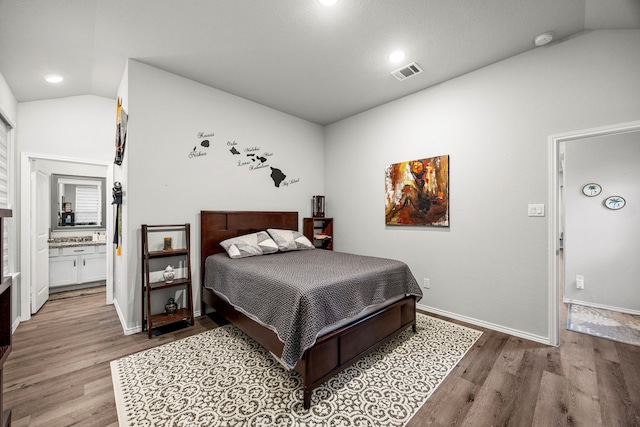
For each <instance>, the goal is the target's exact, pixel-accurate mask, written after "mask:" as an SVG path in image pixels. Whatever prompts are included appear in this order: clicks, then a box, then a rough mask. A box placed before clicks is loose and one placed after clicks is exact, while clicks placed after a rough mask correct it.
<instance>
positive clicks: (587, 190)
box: [582, 182, 602, 197]
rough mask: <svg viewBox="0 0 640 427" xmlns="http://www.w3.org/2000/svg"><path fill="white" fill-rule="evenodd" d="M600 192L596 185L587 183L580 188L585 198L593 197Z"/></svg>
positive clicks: (600, 189)
mask: <svg viewBox="0 0 640 427" xmlns="http://www.w3.org/2000/svg"><path fill="white" fill-rule="evenodd" d="M601 192H602V187H601V186H600V185H599V184H596V183H593V182H591V183H589V184H587V185H585V186H584V187H582V194H584V195H585V196H587V197H595V196H597V195H598V194H600V193H601Z"/></svg>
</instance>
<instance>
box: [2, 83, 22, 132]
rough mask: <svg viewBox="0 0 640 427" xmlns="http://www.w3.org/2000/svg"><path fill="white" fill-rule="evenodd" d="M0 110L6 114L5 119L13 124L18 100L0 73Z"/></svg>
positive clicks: (16, 113)
mask: <svg viewBox="0 0 640 427" xmlns="http://www.w3.org/2000/svg"><path fill="white" fill-rule="evenodd" d="M0 112H2V114H4V115H6V116H7V117H6V118H7V119H9V121H11V122H12V123H13V124H15V123H16V121H17V116H18V101H16V97H15V96H13V92H11V89H10V88H9V85H8V84H7V81H6V80H5V79H4V77H3V76H2V74H0Z"/></svg>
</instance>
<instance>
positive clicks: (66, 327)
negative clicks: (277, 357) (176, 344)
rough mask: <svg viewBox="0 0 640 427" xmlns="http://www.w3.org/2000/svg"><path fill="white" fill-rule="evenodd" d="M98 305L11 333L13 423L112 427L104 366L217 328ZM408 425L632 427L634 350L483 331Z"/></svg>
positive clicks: (48, 310)
mask: <svg viewBox="0 0 640 427" xmlns="http://www.w3.org/2000/svg"><path fill="white" fill-rule="evenodd" d="M104 301H105V297H104V294H99V295H92V296H84V297H78V298H72V299H65V300H59V301H50V302H47V303H46V304H45V306H44V307H43V308H42V309H41V311H40V312H39V313H38V314H37V315H35V316H34V317H33V318H32V319H31V320H29V321H28V322H25V323H23V324H21V325H20V326H19V327H18V329H17V330H16V332H15V334H14V337H13V350H12V353H11V355H10V356H9V359H8V361H7V363H6V364H5V378H4V390H5V394H4V397H5V407H9V408H11V409H12V419H13V426H14V427H15V426H48V427H54V426H71V425H83V426H116V425H117V414H116V408H115V401H114V397H113V387H112V382H111V371H110V366H109V362H110V361H111V360H114V359H117V358H120V357H123V356H125V355H128V354H131V353H135V352H138V351H141V350H144V349H147V348H150V347H153V346H156V345H160V344H164V343H167V342H170V341H173V340H175V339H180V338H183V337H186V336H189V335H192V334H196V333H199V332H202V331H204V330H206V329H210V328H213V327H216V326H217V324H216V322H214V321H213V320H212V319H210V318H209V317H207V316H202V317H199V318H197V319H196V325H195V326H193V327H187V328H184V329H181V330H178V331H175V332H171V333H167V334H165V335H162V336H158V337H154V338H152V339H150V340H149V339H147V337H146V334H142V333H139V334H135V335H128V336H125V335H123V333H122V328H121V326H120V322H119V320H118V317H117V315H116V312H115V309H114V308H113V306H107V305H105V303H104ZM455 323H461V322H455ZM461 324H462V323H461ZM467 326H470V327H473V328H475V329H482V328H478V327H475V326H473V325H467ZM410 425H411V426H458V425H461V426H518V427H520V426H545V427H546V426H563V425H566V426H599V425H604V426H640V348H639V347H634V346H630V345H625V344H619V343H614V342H612V341H608V340H604V339H599V338H594V337H590V336H587V335H583V334H578V333H574V332H568V331H565V330H562V331H561V345H560V347H558V348H555V347H548V346H545V345H542V344H538V343H534V342H530V341H527V340H523V339H520V338H515V337H511V336H508V335H505V334H502V333H499V332H493V331H490V330H485V331H484V334H483V335H482V337H481V338H480V339H479V340H478V342H477V343H476V344H475V345H474V347H473V348H472V349H471V350H470V351H469V353H468V354H467V355H466V356H465V357H464V359H463V360H462V361H461V363H460V364H459V365H458V366H457V367H456V368H455V369H454V370H453V372H452V373H451V374H450V375H449V376H448V377H447V379H446V380H445V381H444V383H443V384H442V385H441V386H440V387H439V388H438V389H437V390H436V392H435V393H434V394H433V395H432V397H431V398H430V399H429V400H428V401H427V403H426V404H425V405H424V406H423V407H422V408H421V410H420V411H419V412H418V414H417V415H416V416H415V417H414V418H413V420H412V421H411V423H410Z"/></svg>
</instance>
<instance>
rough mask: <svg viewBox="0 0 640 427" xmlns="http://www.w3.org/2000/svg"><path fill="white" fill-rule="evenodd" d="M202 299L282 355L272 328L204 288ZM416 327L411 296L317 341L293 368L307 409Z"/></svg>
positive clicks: (264, 344) (278, 341)
mask: <svg viewBox="0 0 640 427" xmlns="http://www.w3.org/2000/svg"><path fill="white" fill-rule="evenodd" d="M202 300H203V302H204V303H206V304H207V305H208V306H210V307H211V308H213V309H215V310H216V311H217V312H218V313H220V314H221V315H222V316H223V317H225V318H226V319H227V320H229V321H230V322H231V323H233V324H234V325H235V326H237V327H238V328H239V329H240V330H242V331H243V332H244V333H246V334H247V335H249V336H250V337H251V338H253V339H254V340H255V341H257V342H258V343H259V344H260V345H262V346H263V347H264V348H266V349H267V350H269V351H270V352H272V353H273V354H276V355H280V354H282V348H283V346H284V345H283V343H282V342H281V341H280V340H279V339H278V337H277V335H276V334H275V332H273V331H272V330H271V329H268V328H266V327H264V326H262V325H260V324H259V323H257V322H255V321H253V320H252V319H250V318H249V317H247V316H245V315H244V314H242V313H241V312H239V311H237V310H236V309H235V308H233V307H232V306H231V305H230V304H229V303H227V302H226V301H225V300H224V299H222V298H220V297H218V296H217V295H216V294H215V293H214V292H212V291H211V290H210V289H207V288H205V287H202ZM415 325H416V301H415V297H413V296H408V297H405V298H403V299H402V300H400V301H397V302H395V303H393V304H391V305H389V306H386V307H383V308H381V309H380V310H378V311H375V312H373V313H371V314H369V315H368V316H365V317H363V318H362V319H358V320H356V321H354V322H352V323H350V324H348V325H346V326H343V327H342V328H340V329H337V330H335V331H333V332H330V333H329V334H327V335H324V336H322V337H320V338H318V341H316V343H315V344H314V346H313V347H311V348H309V349H307V351H305V353H304V355H303V356H302V359H300V360H299V361H298V363H297V364H296V366H295V367H294V370H295V371H296V372H299V373H300V374H301V375H302V378H303V387H304V401H303V404H304V408H305V409H309V407H310V406H311V393H312V391H313V389H314V388H316V387H318V386H319V385H321V384H322V383H324V382H325V381H327V380H329V379H330V378H331V377H333V376H334V375H336V374H338V373H339V372H341V371H343V370H344V369H346V368H347V367H349V366H351V365H352V364H353V363H355V362H356V361H358V360H360V359H361V358H362V357H364V356H366V355H367V354H369V353H370V352H372V351H374V350H375V349H377V348H378V347H380V346H381V345H383V344H385V343H386V342H388V341H390V340H391V339H393V338H394V337H395V336H396V335H398V334H399V333H401V332H403V331H404V330H406V329H408V328H410V327H411V328H413V330H414V331H415Z"/></svg>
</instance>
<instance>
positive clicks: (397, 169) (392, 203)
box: [385, 155, 449, 227]
mask: <svg viewBox="0 0 640 427" xmlns="http://www.w3.org/2000/svg"><path fill="white" fill-rule="evenodd" d="M385 200H386V206H385V222H386V224H387V225H430V226H438V227H448V226H449V156H448V155H444V156H438V157H429V158H425V159H420V160H411V161H408V162H402V163H394V164H391V165H389V166H387V168H386V172H385Z"/></svg>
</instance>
